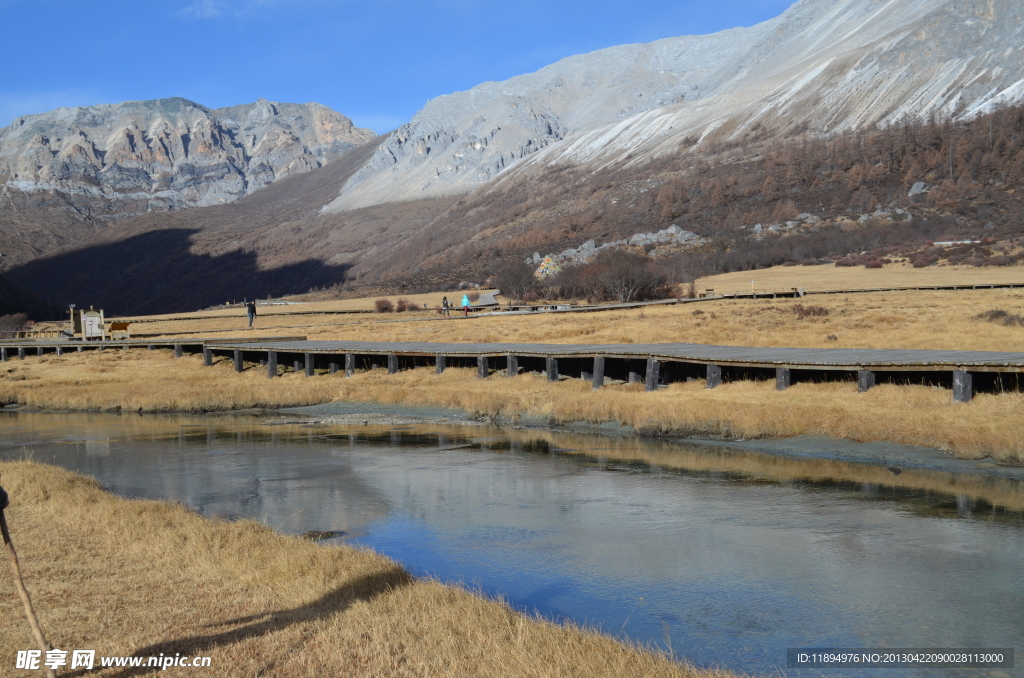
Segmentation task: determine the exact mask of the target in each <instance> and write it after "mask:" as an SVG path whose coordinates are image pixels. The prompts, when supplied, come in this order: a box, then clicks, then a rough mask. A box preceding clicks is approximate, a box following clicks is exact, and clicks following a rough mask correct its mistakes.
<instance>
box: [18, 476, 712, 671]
mask: <svg viewBox="0 0 1024 678" xmlns="http://www.w3.org/2000/svg"><path fill="white" fill-rule="evenodd" d="M0 473H2V476H3V484H4V486H5V488H6V489H7V490H8V491H9V492H10V494H11V507H10V508H9V509H8V511H7V515H8V519H9V522H10V525H11V530H12V533H13V538H14V542H15V545H16V546H17V548H18V551H19V555H20V557H21V560H22V568H23V572H24V574H25V578H26V584H27V586H28V587H29V590H30V592H31V594H32V596H33V599H34V602H35V604H36V608H37V611H38V613H39V617H40V621H41V623H42V626H43V629H44V631H45V632H46V633H47V635H48V637H49V639H50V641H51V643H53V644H54V645H55V646H56V647H60V648H62V649H64V648H89V649H95V650H97V654H98V655H100V656H112V655H131V654H136V655H142V656H153V655H159V654H160V653H163V654H165V655H167V654H170V655H174V654H175V653H179V652H180V653H182V654H185V655H189V656H210V657H212V662H211V669H207V672H208V673H209V674H210V675H212V676H262V675H272V676H275V677H278V678H293V677H300V676H310V677H312V676H316V677H317V678H320V677H322V676H343V675H344V676H517V677H518V676H538V677H542V676H544V677H546V676H551V677H556V676H559V677H560V676H580V677H584V676H614V677H616V678H619V677H623V678H629V677H631V676H644V677H645V678H646V677H647V676H723V678H724V676H725V675H726V674H724V673H720V672H714V673H712V672H704V671H699V670H694V669H691V668H688V667H685V666H681V665H679V664H674V663H672V662H670V661H668V660H667V659H666V658H664V657H663V656H660V655H657V654H654V653H649V652H642V651H638V650H636V649H634V648H632V647H629V646H627V645H624V644H622V643H620V642H618V641H616V640H614V639H612V638H609V637H606V636H601V635H599V634H596V633H592V632H589V631H585V630H581V629H579V628H573V627H567V626H556V625H554V624H550V623H546V622H542V621H538V620H536V619H531V618H527V617H525V616H523V615H521V614H518V613H516V612H514V611H512V610H510V609H509V608H508V607H507V606H505V605H502V604H500V603H498V602H494V601H490V600H485V599H483V598H480V597H478V596H475V595H472V594H470V593H468V592H466V591H463V590H460V589H457V588H453V587H449V586H443V585H441V584H438V583H436V582H429V581H416V580H413V579H412V578H411V577H410V576H409V575H408V574H407V573H405V572H404V571H403V570H402V569H401V568H400V567H399V566H398V565H397V564H396V563H394V562H392V561H390V560H388V559H387V558H384V557H383V556H379V555H377V554H374V553H371V552H367V551H360V550H355V549H351V548H336V547H320V546H317V545H314V544H311V543H309V542H306V541H304V540H302V539H299V538H295V537H286V536H282V535H279V534H276V533H274V532H273V531H271V530H270V529H269V528H267V527H264V526H262V525H259V524H257V523H253V522H235V523H228V522H220V521H210V520H205V519H203V518H202V517H200V516H198V515H196V514H195V513H192V512H190V511H189V510H187V509H186V508H184V507H182V506H179V505H172V504H167V503H162V502H152V501H130V500H125V499H120V498H117V497H114V496H112V495H109V494H107V493H105V492H103V490H102V489H101V488H100V486H99V485H98V483H96V482H95V481H93V480H91V479H87V478H83V477H81V476H78V475H75V474H72V473H70V472H68V471H65V470H62V469H58V468H55V467H52V466H45V465H41V464H35V463H30V462H8V463H0ZM0 569H2V570H3V573H2V574H0V587H2V588H3V589H4V590H5V591H6V592H7V594H5V595H3V596H0V618H3V619H4V620H5V623H4V624H3V625H2V626H0V657H3V658H4V661H5V663H7V667H8V668H6V669H5V672H9V673H7V675H36V673H37V672H31V673H30V672H28V671H22V672H18V673H13V672H10V671H12V669H11V668H10V667H13V657H14V655H15V652H16V651H17V650H19V649H27V648H31V647H33V644H32V642H31V639H30V636H29V633H28V630H27V629H28V626H27V624H25V623H23V621H22V620H23V613H22V610H21V607H20V603H19V601H18V599H17V597H16V596H14V595H13V586H12V583H11V577H10V572H9V570H8V569H7V568H6V567H5V568H0ZM144 672H145V671H139V670H137V669H136V670H132V669H107V670H105V671H94V672H90V673H89V675H105V676H122V677H126V676H132V675H140V674H141V673H144ZM195 672H196V669H191V668H188V669H185V668H181V669H175V668H170V669H168V671H167V672H166V675H168V676H175V675H190V676H191V675H195ZM161 675H163V673H162V672H161Z"/></svg>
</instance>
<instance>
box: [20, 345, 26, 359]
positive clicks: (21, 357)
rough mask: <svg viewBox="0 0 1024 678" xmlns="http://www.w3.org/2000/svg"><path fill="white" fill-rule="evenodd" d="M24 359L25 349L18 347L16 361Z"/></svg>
mask: <svg viewBox="0 0 1024 678" xmlns="http://www.w3.org/2000/svg"><path fill="white" fill-rule="evenodd" d="M24 359H25V347H24V346H19V347H18V360H24Z"/></svg>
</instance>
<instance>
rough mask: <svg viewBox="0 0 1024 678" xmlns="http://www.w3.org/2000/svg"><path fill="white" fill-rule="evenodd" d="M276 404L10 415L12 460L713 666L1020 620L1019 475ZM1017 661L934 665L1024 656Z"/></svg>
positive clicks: (779, 663) (1023, 580) (983, 633)
mask: <svg viewBox="0 0 1024 678" xmlns="http://www.w3.org/2000/svg"><path fill="white" fill-rule="evenodd" d="M283 421H285V420H282V419H279V418H277V417H274V416H269V417H266V416H265V417H262V418H261V417H255V416H208V417H190V416H177V415H167V416H158V415H146V416H137V415H106V414H45V413H2V414H0V458H3V459H22V458H31V459H35V460H37V461H41V462H46V463H53V464H57V465H60V466H63V467H65V468H68V469H71V470H74V471H77V472H80V473H84V474H87V475H91V476H94V477H96V478H97V479H99V480H100V481H101V482H102V483H103V485H104V486H105V487H107V488H108V489H109V490H111V491H112V492H115V493H117V494H119V495H123V496H127V497H144V498H153V499H167V500H171V501H177V502H182V503H184V504H186V505H188V506H190V507H193V508H194V509H196V510H197V511H199V512H201V513H202V514H204V515H206V516H211V517H220V518H227V519H239V518H251V519H254V520H258V521H260V522H263V523H265V524H267V525H269V526H271V527H273V528H274V529H276V530H279V531H282V532H287V533H294V534H301V533H304V532H307V531H310V530H317V531H333V532H337V533H338V535H337V536H336V537H334V538H332V539H328V540H326V541H325V542H324V543H326V544H330V543H345V544H352V545H358V546H363V547H369V548H373V549H375V550H377V551H380V552H382V553H384V554H386V555H388V556H390V557H392V558H394V559H395V560H397V561H399V562H401V563H402V564H403V565H404V566H405V567H406V568H407V569H408V570H409V571H410V572H412V573H413V574H415V575H418V576H435V577H438V578H440V579H441V580H443V581H453V582H459V583H461V584H463V585H465V586H467V587H470V588H472V589H476V590H480V591H481V592H483V593H484V594H486V595H492V596H502V597H504V598H506V599H507V600H508V602H509V603H510V604H512V605H513V606H515V607H517V608H519V609H521V610H524V611H527V612H534V611H535V612H537V613H539V614H542V615H544V616H546V617H548V618H551V619H555V620H571V621H574V622H576V623H580V624H588V625H594V626H597V627H599V628H601V629H602V630H603V631H604V632H606V633H609V634H611V635H616V636H621V637H623V638H626V639H629V640H633V641H640V642H642V643H646V644H650V645H654V646H657V647H658V648H660V649H662V650H663V651H666V652H670V653H672V654H673V655H675V656H677V657H679V658H685V659H686V660H688V661H691V662H693V663H695V664H698V665H702V666H721V667H724V668H729V669H736V670H741V671H747V672H752V673H767V672H773V671H776V670H779V669H781V670H782V671H784V672H785V673H786V675H790V676H810V675H827V676H832V677H836V676H846V675H851V676H852V675H865V671H863V670H849V671H844V670H837V669H822V670H812V669H799V670H794V669H786V668H785V666H786V648H791V647H929V648H934V647H959V648H964V647H988V648H992V647H1014V646H1015V645H1017V646H1018V649H1020V645H1021V643H1020V641H1021V640H1022V639H1024V513H1022V509H1024V485H1022V483H1021V482H1020V481H1017V480H1012V479H1006V478H986V477H982V476H974V477H963V476H957V475H954V474H949V473H938V472H927V471H911V470H907V471H904V472H901V473H900V474H898V475H897V474H895V473H892V472H891V471H887V470H886V469H884V468H879V467H874V466H867V465H861V464H844V463H839V462H834V461H828V460H793V459H779V458H778V457H773V456H769V455H762V454H756V453H749V452H736V451H729V450H723V449H720V448H715V447H710V446H701V445H695V444H681V443H669V442H657V441H644V440H639V439H635V438H614V437H606V436H599V435H582V434H573V435H570V434H556V433H552V432H548V431H524V430H512V431H510V430H502V429H498V428H492V427H484V426H424V425H417V426H393V427H386V426H371V425H366V426H336V425H326V424H319V423H306V424H303V423H281V422H283ZM1001 671H1002V673H998V672H997V673H992V674H990V673H987V672H978V671H971V670H963V671H956V670H944V671H941V675H944V676H955V675H993V676H998V675H1024V673H1021V671H1020V669H1001ZM868 673H870V672H868ZM879 675H889V674H888V673H886V672H885V671H880V672H879ZM900 675H922V676H924V675H935V672H934V670H931V671H929V670H921V671H917V670H915V669H905V670H903V671H901V673H900Z"/></svg>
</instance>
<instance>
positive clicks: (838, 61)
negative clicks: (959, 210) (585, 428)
mask: <svg viewBox="0 0 1024 678" xmlns="http://www.w3.org/2000/svg"><path fill="white" fill-rule="evenodd" d="M1022 47H1024V6H1022V5H1021V3H1020V2H1019V0H800V1H799V2H797V3H796V4H794V5H793V6H792V7H790V8H789V9H788V10H787V11H786V12H784V13H783V14H781V15H780V16H778V17H776V18H774V19H771V20H769V21H766V22H764V23H761V24H758V25H756V26H753V27H750V28H737V29H731V30H728V31H723V32H720V33H715V34H713V35H705V36H685V37H679V38H670V39H667V40H660V41H658V42H653V43H650V44H644V45H624V46H620V47H612V48H609V49H605V50H600V51H597V52H593V53H590V54H584V55H579V56H574V57H570V58H567V59H563V60H561V61H559V62H557V63H555V64H552V65H550V66H547V67H545V68H543V69H541V70H539V71H537V72H536V73H531V74H528V75H523V76H519V77H515V78H511V79H509V80H506V81H504V82H500V83H493V82H492V83H484V84H482V85H479V86H477V87H474V88H473V89H470V90H468V91H466V92H458V93H455V94H451V95H447V96H442V97H438V98H436V99H433V100H431V101H430V102H428V104H427V105H426V106H425V107H424V108H423V110H422V111H420V112H419V113H417V114H416V116H414V118H413V119H412V120H411V121H410V122H409V123H408V124H406V125H403V126H402V127H400V128H399V129H398V130H396V132H395V133H394V134H393V135H392V136H391V138H389V139H388V140H387V142H385V143H384V144H383V145H382V146H381V147H380V149H379V150H378V151H377V153H376V154H375V155H374V156H373V157H372V158H371V159H370V160H369V161H368V162H367V163H366V165H365V166H364V167H363V168H362V169H361V170H360V171H358V172H357V173H356V174H355V175H353V177H352V178H351V179H350V180H349V181H348V182H347V184H346V185H345V186H344V187H343V189H342V191H341V194H340V195H339V197H338V198H337V199H335V200H334V201H332V202H331V203H330V204H329V205H327V206H326V207H325V211H340V210H345V209H351V208H354V207H361V206H366V205H371V204H377V203H381V202H385V201H388V200H395V199H415V198H421V197H426V196H437V195H458V194H464V193H468V192H470V191H472V190H474V189H475V188H477V187H479V186H481V185H483V184H486V183H487V182H489V181H491V180H492V179H494V178H496V177H501V178H502V180H503V181H510V180H514V175H516V174H518V173H521V172H531V171H537V170H539V169H541V168H543V167H546V166H550V165H551V164H558V163H569V164H572V165H577V166H578V165H587V166H592V167H593V168H595V169H596V168H601V167H605V166H607V165H609V164H615V163H618V164H622V163H634V164H637V163H641V162H643V161H645V160H648V159H650V158H654V157H658V156H662V155H665V154H672V153H678V152H680V150H687V149H699V148H701V147H703V146H706V145H708V144H710V143H712V142H723V141H724V142H734V143H735V142H742V141H743V140H745V139H751V138H760V139H764V138H770V137H772V136H775V135H778V136H783V137H784V136H787V135H793V134H799V133H802V132H811V133H817V134H821V135H827V134H831V133H835V132H840V131H845V130H850V129H871V128H876V127H878V126H885V125H888V124H893V123H896V122H898V121H900V120H903V119H906V118H919V119H921V118H926V117H928V116H933V115H942V116H949V117H951V118H953V119H957V118H964V117H970V116H972V115H976V114H977V113H980V112H986V111H990V110H992V109H993V108H994V107H996V106H999V105H1004V104H1013V103H1017V102H1019V101H1021V100H1024V59H1021V49H1022ZM510 169H512V171H511V172H510V171H509V170H510Z"/></svg>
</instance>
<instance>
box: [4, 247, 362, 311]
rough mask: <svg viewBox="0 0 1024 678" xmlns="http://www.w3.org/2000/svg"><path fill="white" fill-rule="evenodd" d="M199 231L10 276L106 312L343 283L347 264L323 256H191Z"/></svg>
mask: <svg viewBox="0 0 1024 678" xmlns="http://www.w3.org/2000/svg"><path fill="white" fill-rule="evenodd" d="M196 232H197V231H196V229H184V228H175V229H165V230H159V231H151V232H149V233H144V234H141V235H136V236H132V237H130V238H127V239H125V240H122V241H119V242H115V243H105V244H102V245H95V246H92V247H85V248H82V249H79V250H75V251H72V252H66V253H63V254H58V255H54V256H51V257H46V258H44V259H37V260H35V261H31V262H29V263H28V264H25V265H24V266H20V267H18V268H15V269H12V270H11V271H9V272H8V273H7V278H8V279H9V280H11V281H12V282H13V283H15V284H16V285H18V286H20V287H23V288H25V289H27V290H30V291H31V292H32V293H33V294H35V295H37V296H39V297H41V298H43V299H45V300H47V301H48V302H50V303H52V304H54V305H55V306H56V307H57V308H60V309H64V308H67V305H68V304H75V305H76V306H77V307H78V308H85V307H89V306H95V307H96V308H103V309H105V310H106V313H107V315H108V316H110V315H114V314H118V315H128V314H143V313H147V314H148V313H173V312H180V311H191V310H197V309H201V308H206V307H208V306H213V305H217V304H223V303H225V302H232V301H241V300H242V298H243V297H248V298H250V299H251V298H254V297H259V298H266V297H269V296H275V297H276V296H281V295H284V294H294V293H299V292H306V291H308V290H309V289H310V288H311V287H324V286H329V285H333V284H335V283H338V282H342V281H343V280H344V278H345V272H346V271H347V270H348V266H347V265H343V266H331V265H328V264H325V263H324V262H322V261H320V260H318V259H306V260H303V261H299V262H296V263H294V264H289V265H287V266H282V267H280V268H274V269H267V270H261V269H260V268H259V266H258V263H257V257H256V254H255V253H253V252H243V251H241V250H235V251H232V252H227V253H226V254H222V255H216V256H214V255H208V254H193V253H192V252H191V251H190V250H191V243H190V242H189V239H190V237H191V236H192V235H193V234H194V233H196Z"/></svg>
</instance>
